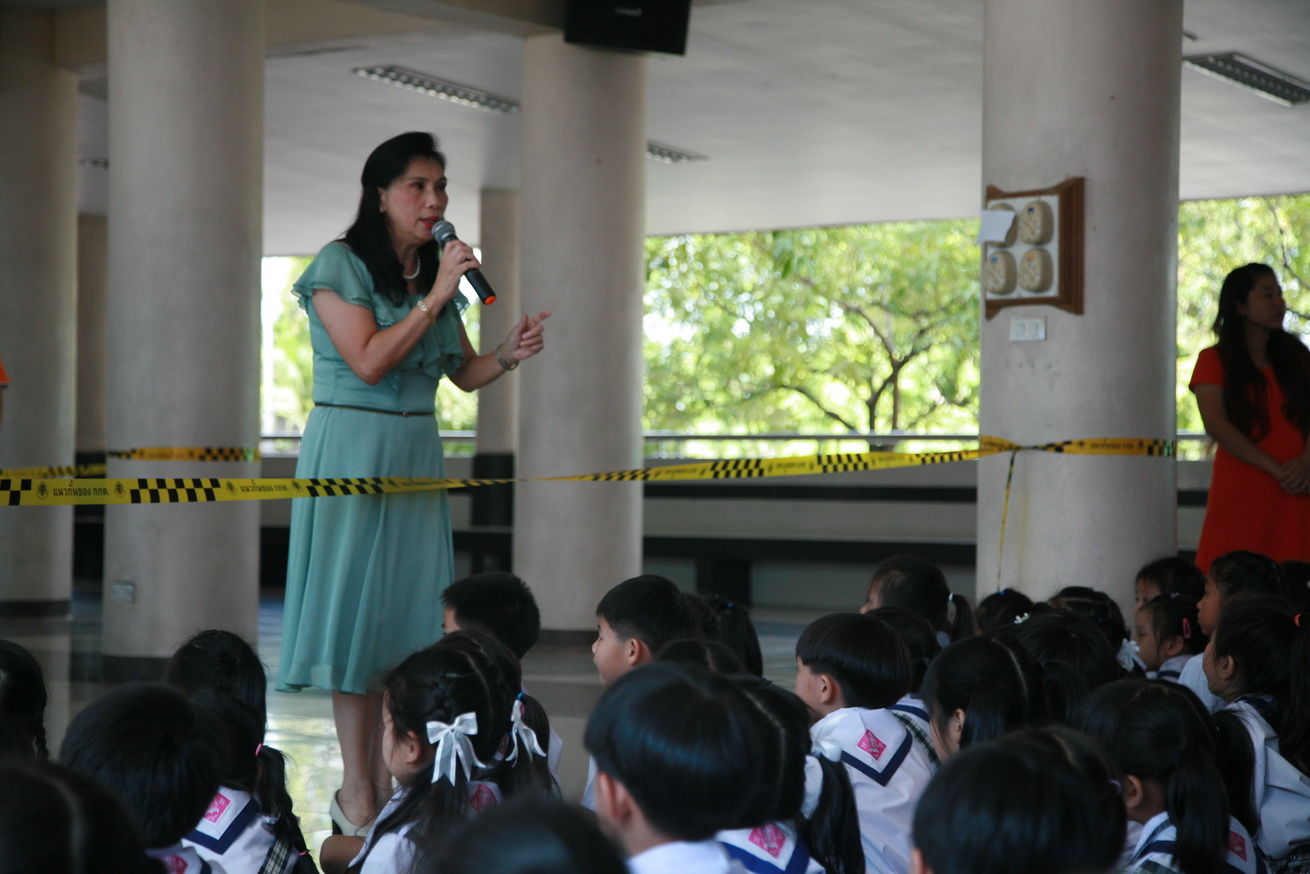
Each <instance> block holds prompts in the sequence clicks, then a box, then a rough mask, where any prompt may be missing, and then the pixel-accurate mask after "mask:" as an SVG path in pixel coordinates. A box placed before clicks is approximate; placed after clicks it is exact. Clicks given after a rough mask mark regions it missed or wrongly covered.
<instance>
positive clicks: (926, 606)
mask: <svg viewBox="0 0 1310 874" xmlns="http://www.w3.org/2000/svg"><path fill="white" fill-rule="evenodd" d="M869 588H870V589H875V588H876V589H877V590H878V606H880V607H904V608H905V609H907V610H912V611H913V612H915V613H918V614H919V615H920V616H922V617H923V618H924V619H927V620H928V621H929V622H930V623H932V627H933V628H934V629H936V630H938V631H944V632H946V633H947V634H948V635H949V636H950V638H951V640H953V641H955V640H963V639H964V638H966V637H971V636H973V633H974V629H973V611H972V610H970V609H969V602H968V600H967V599H966V598H965V597H964V596H963V595H956V594H953V593H952V592H951V587H950V586H949V585H947V583H946V575H945V574H944V573H942V569H941V568H940V567H938V566H937V565H935V564H933V563H932V562H930V561H928V560H927V559H925V558H919V557H918V556H917V555H894V556H892V557H891V558H887V559H883V560H882V561H880V562H878V564H877V566H875V567H874V569H873V575H872V576H871V577H870V579H869ZM952 604H954V605H955V619H954V621H951V622H948V621H947V612H948V608H949V606H950V605H952Z"/></svg>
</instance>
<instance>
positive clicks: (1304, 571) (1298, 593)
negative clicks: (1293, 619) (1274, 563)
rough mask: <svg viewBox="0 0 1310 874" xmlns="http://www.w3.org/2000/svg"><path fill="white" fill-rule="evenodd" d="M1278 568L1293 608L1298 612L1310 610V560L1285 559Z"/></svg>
mask: <svg viewBox="0 0 1310 874" xmlns="http://www.w3.org/2000/svg"><path fill="white" fill-rule="evenodd" d="M1278 569H1279V571H1280V572H1281V573H1282V575H1283V587H1284V588H1285V589H1286V593H1285V594H1286V595H1287V600H1288V602H1289V603H1290V604H1291V605H1292V609H1293V610H1295V611H1296V612H1297V613H1305V612H1306V611H1307V610H1310V561H1285V562H1283V563H1282V564H1280V565H1279V566H1278Z"/></svg>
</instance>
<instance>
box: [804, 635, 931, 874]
mask: <svg viewBox="0 0 1310 874" xmlns="http://www.w3.org/2000/svg"><path fill="white" fill-rule="evenodd" d="M909 683H910V658H909V653H908V652H907V650H906V647H905V644H904V642H902V640H901V638H900V636H899V635H898V634H897V633H896V632H895V631H894V630H893V629H892V627H891V626H890V625H888V624H887V623H886V622H883V621H882V620H881V619H875V618H874V617H872V616H868V615H863V614H859V613H833V614H830V615H828V616H824V617H821V618H819V619H816V620H815V621H814V622H812V623H810V624H809V626H807V627H806V629H805V630H804V631H803V632H802V633H801V636H800V639H799V640H797V642H796V694H797V695H798V696H800V698H801V700H802V701H804V702H805V703H806V705H807V706H808V707H809V709H810V711H811V713H812V715H814V716H815V717H817V721H816V722H815V723H814V725H813V726H811V728H810V735H811V738H812V739H813V742H814V746H815V750H816V752H818V753H820V754H822V755H823V756H824V757H825V758H828V759H831V760H834V761H840V762H841V763H842V764H843V765H845V767H846V773H847V775H848V776H849V778H850V781H851V786H852V787H853V789H854V794H855V807H856V810H857V812H858V816H859V821H860V839H861V843H862V844H863V848H864V862H865V869H866V870H867V871H868V872H869V874H875V872H876V874H905V872H907V871H909V867H910V823H911V819H912V817H913V815H914V806H915V804H917V803H918V800H919V796H920V795H921V794H922V793H923V790H924V788H925V787H926V786H927V785H928V780H929V779H930V778H931V777H932V764H931V762H930V760H929V757H928V755H927V754H926V753H925V751H924V750H923V748H922V747H921V746H920V745H919V744H918V743H916V741H915V738H914V735H913V733H912V732H911V731H910V729H909V727H908V726H907V725H906V724H905V722H903V721H902V719H900V718H898V716H899V715H898V714H897V713H895V712H894V711H891V710H888V709H887V708H888V707H891V706H892V705H894V704H896V703H897V702H898V701H899V700H900V699H901V698H902V697H903V696H904V695H905V693H906V692H907V691H908V690H909Z"/></svg>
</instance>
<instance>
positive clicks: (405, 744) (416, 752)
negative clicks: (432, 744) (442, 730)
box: [396, 731, 427, 765]
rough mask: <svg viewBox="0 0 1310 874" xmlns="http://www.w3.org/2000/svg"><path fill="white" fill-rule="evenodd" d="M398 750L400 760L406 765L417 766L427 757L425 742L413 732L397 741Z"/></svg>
mask: <svg viewBox="0 0 1310 874" xmlns="http://www.w3.org/2000/svg"><path fill="white" fill-rule="evenodd" d="M396 749H397V751H398V752H399V753H400V760H401V761H402V762H404V763H405V764H406V765H417V764H419V763H420V762H422V761H423V759H424V758H425V757H426V755H427V749H426V747H425V746H424V744H423V741H421V740H419V736H418V734H417V733H416V732H413V731H410V732H406V733H405V736H404V737H402V738H399V739H397V741H396Z"/></svg>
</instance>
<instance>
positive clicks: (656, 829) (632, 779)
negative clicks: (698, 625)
mask: <svg viewBox="0 0 1310 874" xmlns="http://www.w3.org/2000/svg"><path fill="white" fill-rule="evenodd" d="M586 745H587V750H588V751H589V752H590V753H591V755H592V756H593V757H594V758H595V761H596V815H597V817H599V819H600V822H601V825H602V827H604V828H605V829H606V830H607V831H608V832H609V833H610V834H611V835H612V836H614V837H615V838H616V839H617V841H618V843H619V844H620V845H621V846H622V847H623V849H624V850H625V851H626V852H627V853H628V855H629V857H630V858H629V860H628V867H629V870H630V871H631V872H632V874H690V872H697V874H727V872H729V871H732V870H735V866H734V865H733V863H731V862H730V860H729V857H728V854H727V851H726V850H725V849H724V847H723V845H721V844H720V843H718V842H717V841H715V840H713V837H714V834H715V833H716V832H719V831H722V830H724V829H731V828H737V827H740V826H743V825H745V824H746V823H745V822H744V821H743V820H744V818H745V814H746V813H747V811H748V808H749V807H750V806H751V805H753V804H755V803H756V799H757V798H758V797H759V792H760V785H759V783H760V775H759V770H760V769H759V762H760V761H761V759H762V757H763V754H764V747H763V744H762V743H761V738H760V732H759V728H758V725H757V723H756V718H755V716H754V714H753V713H752V712H751V707H750V705H749V704H748V703H747V701H746V700H745V698H744V696H743V695H742V692H741V690H740V689H739V688H737V686H735V685H734V684H733V682H732V681H730V680H728V679H727V678H726V677H721V676H719V675H717V674H714V673H711V672H710V671H707V670H702V669H699V668H693V667H687V666H683V665H673V664H667V663H657V664H650V665H645V666H643V667H641V668H639V669H637V670H634V671H630V672H628V673H627V674H625V675H624V676H622V677H620V678H619V679H618V680H616V681H615V682H614V683H613V685H611V686H610V688H608V689H607V690H606V691H605V694H604V695H602V696H601V699H600V701H599V703H597V705H596V709H595V710H594V711H593V712H592V714H591V718H590V719H589V720H588V721H587V730H586Z"/></svg>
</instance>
